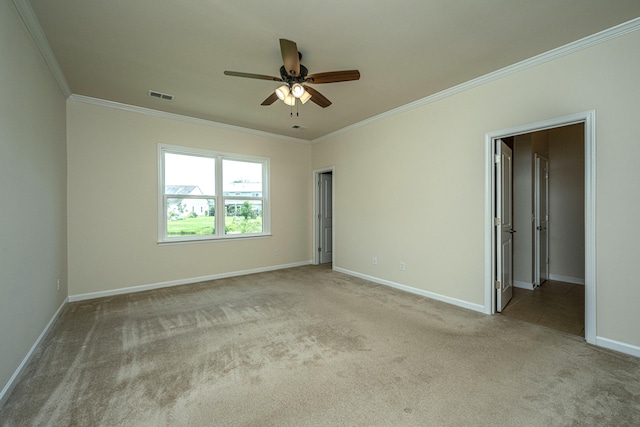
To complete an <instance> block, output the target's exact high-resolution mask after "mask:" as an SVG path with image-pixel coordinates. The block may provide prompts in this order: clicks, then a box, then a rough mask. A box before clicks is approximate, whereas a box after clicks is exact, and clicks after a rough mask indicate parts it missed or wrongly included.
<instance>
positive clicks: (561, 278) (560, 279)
mask: <svg viewBox="0 0 640 427" xmlns="http://www.w3.org/2000/svg"><path fill="white" fill-rule="evenodd" d="M549 280H555V281H558V282H566V283H573V284H574V285H583V286H584V278H582V279H581V278H579V277H570V276H561V275H559V274H549Z"/></svg>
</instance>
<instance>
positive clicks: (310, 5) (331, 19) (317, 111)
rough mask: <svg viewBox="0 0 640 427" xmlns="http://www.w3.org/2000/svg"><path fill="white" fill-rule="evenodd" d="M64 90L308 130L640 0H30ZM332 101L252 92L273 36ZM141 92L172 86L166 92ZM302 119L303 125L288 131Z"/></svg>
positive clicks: (442, 84) (520, 55) (551, 39)
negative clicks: (342, 74)
mask: <svg viewBox="0 0 640 427" xmlns="http://www.w3.org/2000/svg"><path fill="white" fill-rule="evenodd" d="M30 3H31V6H32V8H33V10H34V12H35V15H36V17H37V19H38V21H39V23H40V25H41V26H42V29H43V30H44V33H45V35H46V37H47V39H48V42H49V44H50V47H51V49H52V51H53V53H54V55H55V58H56V59H57V61H58V63H59V64H60V67H61V69H62V71H63V73H64V77H65V78H66V80H67V82H68V85H69V87H70V88H71V92H72V93H73V94H76V95H83V96H88V97H94V98H99V99H104V100H109V101H115V102H119V103H124V104H130V105H134V106H140V107H146V108H151V109H155V110H160V111H166V112H170V113H176V114H181V115H186V116H191V117H195V118H201V119H206V120H212V121H215V122H220V123H225V124H230V125H236V126H241V127H245V128H250V129H256V130H261V131H265V132H270V133H276V134H280V135H286V136H291V137H295V138H301V139H306V140H313V139H316V138H318V137H321V136H323V135H326V134H328V133H331V132H334V131H336V130H339V129H342V128H344V127H347V126H349V125H352V124H354V123H358V122H360V121H362V120H365V119H368V118H370V117H373V116H376V115H378V114H381V113H384V112H387V111H389V110H392V109H394V108H397V107H400V106H402V105H405V104H408V103H410V102H412V101H416V100H418V99H421V98H424V97H427V96H429V95H432V94H434V93H438V92H440V91H442V90H445V89H447V88H450V87H453V86H455V85H457V84H460V83H463V82H466V81H469V80H471V79H474V78H476V77H479V76H482V75H485V74H487V73H490V72H492V71H495V70H498V69H501V68H503V67H506V66H508V65H512V64H514V63H517V62H519V61H522V60H524V59H527V58H530V57H532V56H535V55H538V54H541V53H544V52H546V51H549V50H551V49H554V48H557V47H559V46H562V45H565V44H567V43H570V42H573V41H576V40H579V39H581V38H583V37H586V36H588V35H591V34H594V33H597V32H599V31H602V30H605V29H607V28H610V27H613V26H615V25H618V24H621V23H623V22H627V21H629V20H631V19H634V18H636V17H638V16H640V1H638V0H607V1H602V0H483V1H480V0H458V1H456V0H396V1H382V0H325V1H322V2H315V3H314V2H304V1H297V2H293V1H285V0H269V1H261V0H260V1H259V0H233V1H230V0H180V1H179V0H109V1H100V0H30ZM280 38H286V39H290V40H293V41H295V42H296V43H297V45H298V49H299V50H300V52H301V53H302V55H303V58H302V61H301V63H302V64H304V65H305V66H306V67H307V68H308V69H309V73H310V74H313V73H319V72H325V71H339V70H347V69H358V70H360V73H361V78H360V80H359V81H353V82H342V83H331V84H322V85H315V86H314V88H315V89H317V90H318V91H320V92H321V93H322V94H323V95H325V96H326V97H327V98H329V99H330V100H331V101H332V102H333V105H331V106H329V107H328V108H325V109H322V108H320V107H319V106H317V105H316V104H313V103H312V102H309V103H307V104H305V105H303V106H301V107H300V108H299V114H300V115H299V117H296V116H295V109H294V117H293V118H292V117H290V107H287V106H286V105H284V104H283V103H282V102H280V101H277V102H276V103H274V104H273V105H271V106H268V107H263V106H261V105H260V103H261V102H262V101H263V100H264V99H265V98H266V97H267V96H269V95H270V94H271V93H272V92H273V90H275V89H276V88H277V87H278V86H279V85H278V83H277V82H271V81H266V80H253V79H243V78H238V77H229V76H225V75H224V74H223V71H224V70H231V71H242V72H249V73H256V74H266V75H273V76H279V68H280V66H281V65H282V59H281V55H280V48H279V43H278V39H280ZM149 90H155V91H159V92H164V93H168V94H171V95H174V96H175V99H174V100H173V101H162V100H159V99H156V98H151V97H149V96H148V91H149ZM293 125H299V126H302V127H304V128H305V129H302V130H296V129H292V126H293Z"/></svg>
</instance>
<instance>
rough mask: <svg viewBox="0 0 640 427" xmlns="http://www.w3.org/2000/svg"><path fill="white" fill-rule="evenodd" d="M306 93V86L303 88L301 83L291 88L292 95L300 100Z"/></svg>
mask: <svg viewBox="0 0 640 427" xmlns="http://www.w3.org/2000/svg"><path fill="white" fill-rule="evenodd" d="M305 92H306V91H305V90H304V86H302V85H301V84H300V83H295V84H294V85H293V86H291V93H292V94H293V96H295V97H296V98H300V97H301V96H302V95H304V93H305Z"/></svg>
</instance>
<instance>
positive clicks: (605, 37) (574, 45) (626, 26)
mask: <svg viewBox="0 0 640 427" xmlns="http://www.w3.org/2000/svg"><path fill="white" fill-rule="evenodd" d="M637 30H640V18H635V19H632V20H631V21H627V22H625V23H622V24H619V25H616V26H615V27H611V28H609V29H606V30H603V31H600V32H599V33H595V34H592V35H590V36H587V37H585V38H583V39H580V40H577V41H575V42H571V43H568V44H566V45H564V46H560V47H558V48H555V49H552V50H550V51H548V52H545V53H541V54H540V55H536V56H533V57H531V58H529V59H525V60H523V61H520V62H517V63H515V64H513V65H509V66H506V67H504V68H501V69H499V70H497V71H494V72H491V73H489V74H485V75H484V76H480V77H477V78H475V79H473V80H469V81H467V82H465V83H461V84H459V85H457V86H453V87H451V88H449V89H445V90H443V91H441V92H438V93H435V94H433V95H430V96H427V97H425V98H422V99H419V100H417V101H414V102H411V103H409V104H405V105H403V106H400V107H398V108H394V109H393V110H389V111H387V112H384V113H382V114H378V115H377V116H373V117H370V118H368V119H366V120H363V121H361V122H358V123H354V124H352V125H350V126H347V127H344V128H342V129H339V130H337V131H335V132H331V133H329V134H327V135H324V136H321V137H319V138H316V139H314V140H312V141H311V143H312V144H316V143H318V142H321V141H323V140H326V139H329V138H333V137H335V136H338V135H341V134H344V133H347V132H349V131H352V130H354V129H357V128H360V127H363V126H366V125H369V124H371V123H375V122H377V121H380V120H384V119H386V118H389V117H392V116H395V115H398V114H401V113H404V112H406V111H410V110H414V109H416V108H420V107H422V106H424V105H427V104H431V103H434V102H436V101H440V100H441V99H444V98H448V97H450V96H453V95H456V94H458V93H461V92H464V91H467V90H469V89H472V88H474V87H477V86H481V85H484V84H486V83H489V82H492V81H494V80H498V79H501V78H503V77H506V76H508V75H511V74H515V73H519V72H520V71H524V70H527V69H529V68H533V67H536V66H538V65H540V64H544V63H545V62H549V61H553V60H555V59H558V58H562V57H563V56H567V55H571V54H573V53H575V52H578V51H580V50H583V49H587V48H589V47H591V46H594V45H597V44H600V43H604V42H606V41H609V40H611V39H614V38H617V37H620V36H623V35H625V34H628V33H631V32H634V31H637Z"/></svg>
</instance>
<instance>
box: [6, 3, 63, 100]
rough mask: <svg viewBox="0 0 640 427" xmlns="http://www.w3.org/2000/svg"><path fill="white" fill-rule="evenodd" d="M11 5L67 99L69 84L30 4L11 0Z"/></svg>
mask: <svg viewBox="0 0 640 427" xmlns="http://www.w3.org/2000/svg"><path fill="white" fill-rule="evenodd" d="M13 5H14V6H15V8H16V9H17V10H18V13H19V14H20V17H21V18H22V21H23V22H24V25H25V27H27V30H28V31H29V33H30V34H31V37H32V38H33V41H34V42H35V44H36V46H37V48H38V50H39V51H40V54H41V55H42V57H43V58H44V61H45V62H46V63H47V65H48V66H49V69H50V70H51V73H52V74H53V77H54V78H55V79H56V82H58V86H60V90H62V93H63V94H64V97H65V98H69V97H70V96H71V88H70V87H69V83H67V79H66V78H65V77H64V73H63V72H62V68H60V64H58V60H57V59H56V57H55V55H54V54H53V51H52V50H51V46H49V41H48V40H47V36H45V34H44V31H43V30H42V27H41V26H40V22H39V21H38V18H36V14H35V13H34V12H33V9H32V8H31V4H30V3H29V2H28V1H27V0H13Z"/></svg>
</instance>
